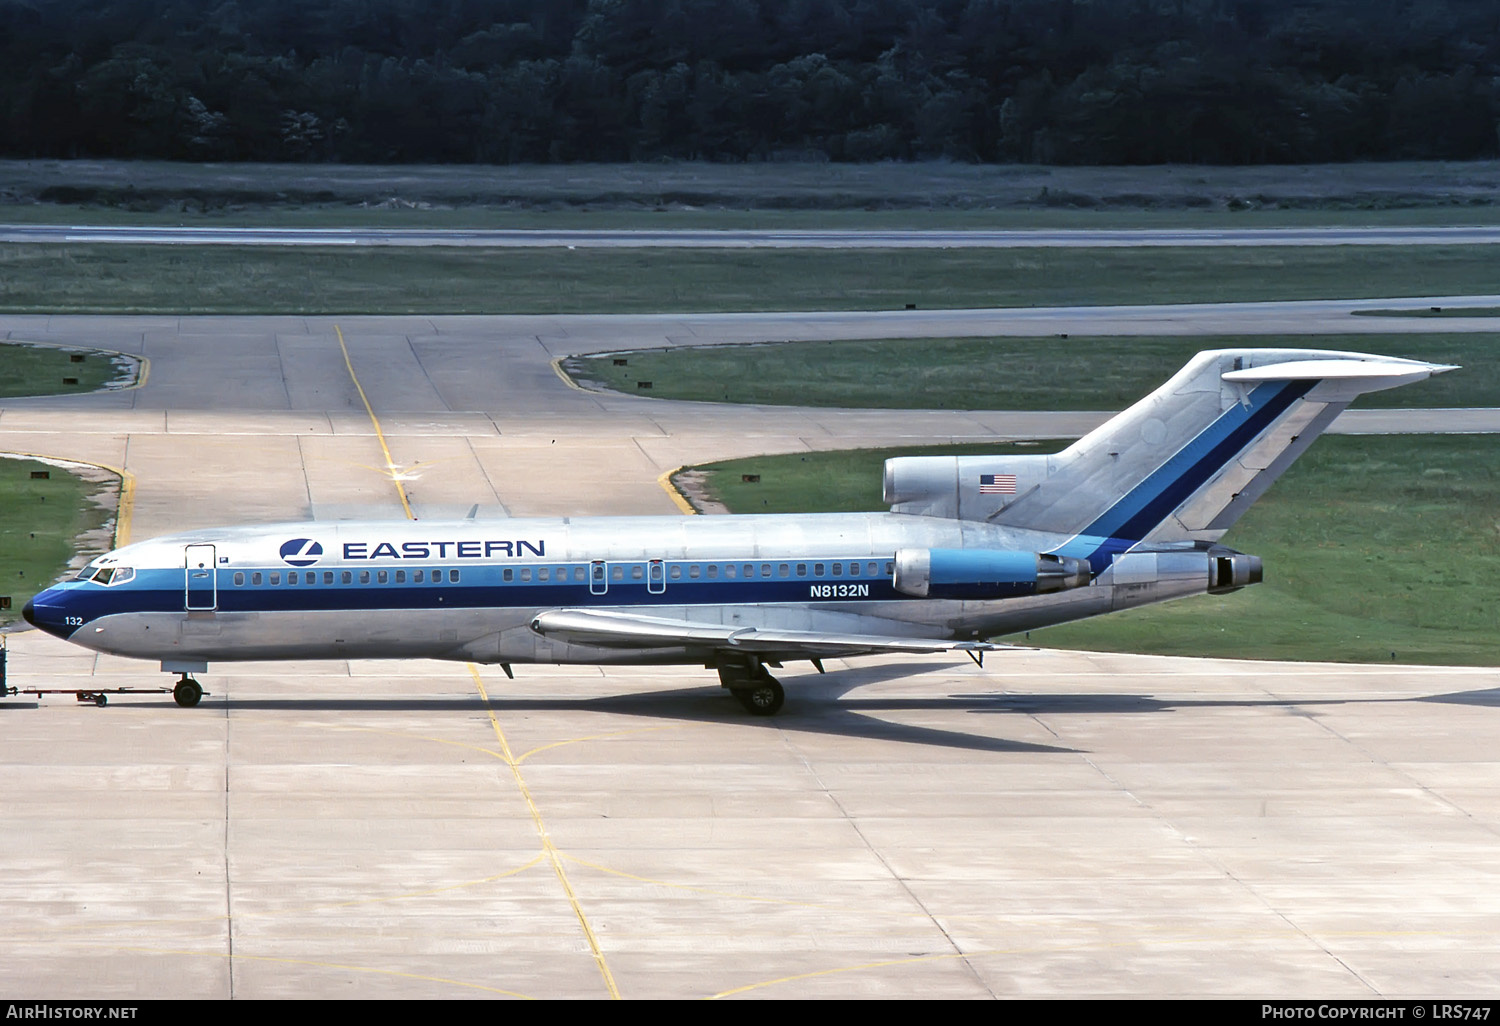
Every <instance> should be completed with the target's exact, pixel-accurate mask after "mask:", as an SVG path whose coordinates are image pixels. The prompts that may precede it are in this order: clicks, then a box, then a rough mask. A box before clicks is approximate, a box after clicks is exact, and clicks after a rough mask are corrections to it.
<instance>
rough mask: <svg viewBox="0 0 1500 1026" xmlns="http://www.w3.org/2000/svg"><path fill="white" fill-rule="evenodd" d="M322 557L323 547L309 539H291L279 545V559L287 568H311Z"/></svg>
mask: <svg viewBox="0 0 1500 1026" xmlns="http://www.w3.org/2000/svg"><path fill="white" fill-rule="evenodd" d="M322 555H323V546H321V545H319V544H318V543H317V542H315V541H313V540H312V539H311V538H293V539H292V540H291V541H289V542H282V544H281V559H282V561H283V562H285V563H286V564H287V565H288V566H312V565H313V564H314V563H316V562H317V561H318V559H319V557H321V556H322Z"/></svg>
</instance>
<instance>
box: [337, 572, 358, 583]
mask: <svg viewBox="0 0 1500 1026" xmlns="http://www.w3.org/2000/svg"><path fill="white" fill-rule="evenodd" d="M339 580H341V581H343V582H344V583H345V584H353V583H354V571H353V570H345V571H344V572H343V573H342V574H341V575H340V576H339Z"/></svg>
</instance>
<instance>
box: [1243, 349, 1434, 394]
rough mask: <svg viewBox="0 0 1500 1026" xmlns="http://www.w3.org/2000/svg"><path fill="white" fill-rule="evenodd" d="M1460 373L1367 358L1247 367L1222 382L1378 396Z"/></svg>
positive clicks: (1409, 362)
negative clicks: (1336, 386)
mask: <svg viewBox="0 0 1500 1026" xmlns="http://www.w3.org/2000/svg"><path fill="white" fill-rule="evenodd" d="M1351 355H1356V356H1357V355H1359V354H1351ZM1457 369H1458V368H1457V367H1456V366H1454V365H1452V364H1445V363H1425V362H1423V361H1421V360H1400V359H1395V358H1393V357H1371V356H1364V357H1361V358H1359V359H1342V360H1294V361H1289V362H1285V363H1272V364H1268V365H1266V366H1264V367H1246V368H1244V369H1243V370H1232V371H1226V372H1225V373H1224V375H1223V378H1224V380H1225V381H1228V382H1232V383H1234V384H1259V383H1260V382H1264V381H1314V380H1316V381H1347V382H1351V383H1356V382H1357V383H1358V391H1359V392H1376V391H1379V390H1381V389H1384V388H1395V387H1396V386H1398V385H1409V384H1411V383H1412V382H1414V381H1421V380H1422V379H1423V378H1426V377H1429V376H1430V375H1433V374H1442V373H1444V372H1445V371H1451V370H1457Z"/></svg>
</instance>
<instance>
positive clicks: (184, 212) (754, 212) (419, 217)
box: [0, 201, 1500, 231]
mask: <svg viewBox="0 0 1500 1026" xmlns="http://www.w3.org/2000/svg"><path fill="white" fill-rule="evenodd" d="M0 223H4V224H28V225H83V224H88V225H121V226H123V225H133V226H145V225H149V226H157V227H162V226H177V225H184V226H189V227H199V228H216V227H249V228H454V229H481V228H512V229H543V230H547V231H560V230H568V229H580V230H582V229H591V230H604V229H629V228H637V229H649V230H653V231H662V230H671V229H697V230H713V229H724V230H727V229H757V228H760V229H776V230H796V229H832V228H839V229H845V228H854V229H858V228H865V229H891V228H908V229H956V230H961V229H965V228H971V229H977V228H985V229H1007V228H1009V229H1033V228H1035V229H1073V230H1079V231H1099V230H1111V229H1131V228H1136V229H1147V228H1202V229H1224V228H1235V229H1239V228H1315V227H1337V228H1363V227H1445V226H1460V227H1462V226H1473V225H1491V224H1497V223H1500V206H1467V205H1454V206H1423V207H1412V208H1399V209H1344V208H1340V209H1269V210H1241V211H1235V210H1225V209H1223V208H1221V207H1209V208H1189V209H1160V210H1155V209H1153V210H1133V209H1129V208H1119V207H1101V208H1090V209H1069V208H1066V207H1041V208H1033V207H990V208H982V209H960V208H952V207H921V208H914V209H868V210H866V209H854V210H848V209H806V210H796V209H791V210H788V209H766V208H759V209H755V208H750V209H743V208H735V207H727V206H715V207H697V208H694V207H681V206H672V207H660V206H655V205H653V204H651V203H649V202H645V201H640V202H637V203H636V204H635V205H631V206H614V207H611V206H592V205H589V204H582V205H579V206H576V207H574V206H570V207H566V208H562V209H556V208H549V207H547V206H546V205H545V201H539V202H538V204H537V205H534V206H530V205H528V206H520V205H517V206H506V205H500V204H493V205H467V204H466V205H463V206H457V207H450V206H443V205H430V204H428V205H418V206H411V207H405V206H398V207H381V206H362V205H359V204H355V203H309V204H305V205H287V206H248V207H247V206H243V205H229V206H224V207H220V208H212V209H202V208H200V207H188V208H187V209H183V208H182V207H180V206H179V207H169V208H166V209H142V210H132V209H129V208H123V207H116V206H101V205H97V204H87V205H84V204H61V203H31V204H11V205H6V206H0Z"/></svg>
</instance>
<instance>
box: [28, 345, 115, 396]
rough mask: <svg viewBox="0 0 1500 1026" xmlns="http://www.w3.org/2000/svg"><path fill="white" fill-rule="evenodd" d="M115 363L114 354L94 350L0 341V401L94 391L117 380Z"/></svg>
mask: <svg viewBox="0 0 1500 1026" xmlns="http://www.w3.org/2000/svg"><path fill="white" fill-rule="evenodd" d="M74 357H82V358H83V359H82V360H79V361H75V360H74ZM117 361H118V358H117V357H116V356H115V354H113V353H101V352H99V351H98V350H94V349H59V348H53V347H51V346H32V345H26V344H25V343H18V342H0V398H3V399H8V398H11V397H12V396H24V395H71V394H73V393H77V392H93V391H96V390H98V389H100V388H103V387H104V386H105V385H107V384H109V383H110V382H112V381H115V380H118V379H119V378H120V376H121V375H122V373H123V371H122V368H121V367H120V364H119V362H117ZM70 380H71V384H70V383H69V381H70Z"/></svg>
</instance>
